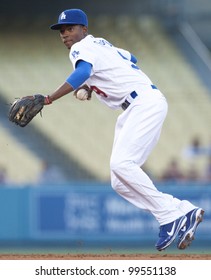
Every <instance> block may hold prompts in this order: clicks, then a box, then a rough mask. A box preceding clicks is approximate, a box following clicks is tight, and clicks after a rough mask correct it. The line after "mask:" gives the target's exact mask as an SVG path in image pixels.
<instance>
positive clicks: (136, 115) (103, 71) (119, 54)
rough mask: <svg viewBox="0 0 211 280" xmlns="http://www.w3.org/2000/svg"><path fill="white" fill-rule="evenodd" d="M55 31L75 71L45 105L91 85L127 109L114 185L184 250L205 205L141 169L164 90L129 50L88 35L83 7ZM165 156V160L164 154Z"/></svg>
mask: <svg viewBox="0 0 211 280" xmlns="http://www.w3.org/2000/svg"><path fill="white" fill-rule="evenodd" d="M51 29H52V30H58V31H59V33H60V37H61V40H62V42H63V43H64V45H65V46H66V47H67V48H68V49H69V58H70V60H71V62H72V64H73V69H74V71H73V72H72V73H71V75H70V76H69V77H68V78H67V79H66V81H65V82H64V83H63V84H62V85H61V86H60V87H59V88H58V89H56V90H55V91H54V92H53V93H51V94H49V95H47V96H46V97H45V101H44V102H45V103H44V104H45V105H48V104H51V103H52V102H54V101H56V100H57V99H59V98H61V97H63V96H64V95H66V94H68V93H70V92H75V93H76V97H77V90H78V89H80V88H81V87H82V88H83V85H86V87H87V86H88V87H89V88H90V89H91V90H92V92H94V93H95V94H96V97H97V98H98V99H99V100H100V101H101V102H103V103H105V104H106V105H107V106H109V107H110V108H111V109H121V110H122V113H121V114H120V115H119V117H118V119H117V122H116V127H115V135H114V142H113V148H112V154H111V160H110V170H111V184H112V188H113V189H114V190H115V191H116V192H117V193H118V194H119V195H120V196H122V197H123V198H124V199H126V200H127V201H129V202H130V203H132V204H133V205H135V206H136V207H138V208H140V209H143V210H147V211H149V212H150V213H151V214H152V215H153V216H154V217H155V219H156V220H157V221H158V223H159V225H160V232H159V238H158V241H157V242H156V244H155V247H156V248H157V250H159V251H161V250H164V249H165V248H167V247H168V246H170V245H171V244H172V242H173V241H174V240H175V239H176V238H177V237H178V243H177V247H178V249H185V248H187V247H188V246H189V245H190V244H191V242H192V240H193V239H194V234H195V231H196V229H197V226H198V224H199V223H200V222H201V221H202V219H203V214H204V210H203V209H202V208H200V207H197V206H195V205H193V204H192V203H191V202H189V201H187V200H179V199H177V198H175V197H173V196H172V195H170V194H166V193H162V192H160V191H159V190H157V188H156V187H155V186H154V184H153V182H152V181H151V180H150V178H149V177H148V175H147V174H146V173H145V172H144V171H143V170H142V169H141V168H140V167H141V166H142V165H143V164H144V163H145V161H146V160H147V158H148V156H149V154H150V153H151V151H152V149H153V148H154V147H155V145H156V143H157V142H158V139H159V136H160V133H161V128H162V125H163V122H164V119H165V117H166V114H167V107H168V105H167V102H166V99H165V97H164V96H163V94H162V93H161V91H160V90H159V89H158V88H157V87H156V86H155V85H154V84H153V83H152V81H151V80H150V79H149V78H148V77H147V75H146V74H145V73H143V72H142V70H141V69H140V68H139V67H138V66H137V65H136V62H137V59H136V58H135V56H134V55H132V54H131V53H130V52H128V51H127V50H123V49H120V48H117V47H115V46H113V45H112V44H111V43H110V42H108V41H107V40H105V39H104V38H95V37H94V36H92V35H89V34H88V19H87V16H86V14H85V13H84V12H83V11H82V10H80V9H69V10H65V11H63V12H62V13H61V14H60V15H59V18H58V22H57V23H56V24H53V25H51ZM158 160H159V159H158Z"/></svg>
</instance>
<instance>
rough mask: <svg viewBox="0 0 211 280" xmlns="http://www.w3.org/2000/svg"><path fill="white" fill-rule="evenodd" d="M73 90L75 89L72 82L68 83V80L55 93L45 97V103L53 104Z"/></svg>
mask: <svg viewBox="0 0 211 280" xmlns="http://www.w3.org/2000/svg"><path fill="white" fill-rule="evenodd" d="M73 90H74V89H73V87H72V86H71V85H70V84H68V83H67V82H65V83H63V84H62V85H61V86H60V87H58V88H57V89H56V90H55V91H54V92H53V93H51V94H49V95H48V96H47V98H45V105H48V104H51V103H52V102H53V101H55V100H57V99H59V98H61V97H63V96H64V95H66V94H68V93H70V92H71V91H73Z"/></svg>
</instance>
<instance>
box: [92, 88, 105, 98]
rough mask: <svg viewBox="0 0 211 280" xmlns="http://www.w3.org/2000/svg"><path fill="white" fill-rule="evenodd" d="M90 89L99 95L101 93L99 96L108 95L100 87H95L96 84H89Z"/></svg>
mask: <svg viewBox="0 0 211 280" xmlns="http://www.w3.org/2000/svg"><path fill="white" fill-rule="evenodd" d="M91 89H92V90H93V91H94V92H95V93H96V94H99V95H101V96H103V97H108V95H107V94H106V93H105V92H104V91H102V90H101V89H99V88H98V87H96V86H91Z"/></svg>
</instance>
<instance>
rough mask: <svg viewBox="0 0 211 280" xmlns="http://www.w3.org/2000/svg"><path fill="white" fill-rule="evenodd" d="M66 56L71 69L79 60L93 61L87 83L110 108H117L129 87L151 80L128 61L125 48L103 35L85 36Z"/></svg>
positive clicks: (138, 85) (137, 86)
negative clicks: (98, 36)
mask: <svg viewBox="0 0 211 280" xmlns="http://www.w3.org/2000/svg"><path fill="white" fill-rule="evenodd" d="M69 57H70V60H71V62H72V64H73V67H74V69H75V65H76V62H77V61H79V60H84V61H86V62H88V63H90V64H92V66H93V67H92V72H91V77H90V78H89V79H88V80H87V81H86V84H88V85H89V86H91V87H92V88H93V89H94V91H95V93H96V96H97V97H98V99H99V100H100V101H102V102H104V103H106V104H107V105H108V106H109V107H111V108H113V109H116V108H119V107H120V106H121V104H122V103H123V102H124V100H125V98H126V96H128V95H129V94H130V93H131V92H132V91H134V90H136V89H140V88H141V86H143V85H151V84H152V82H151V81H150V79H149V78H148V77H147V76H146V75H145V74H144V73H143V72H142V71H141V70H140V69H139V68H138V67H137V66H136V65H135V64H133V63H132V62H131V61H130V58H131V54H130V53H129V52H128V51H126V50H123V49H119V48H116V47H114V46H113V45H112V44H110V43H109V42H108V41H106V40H105V39H103V38H95V37H93V36H92V35H88V36H86V37H85V38H84V39H82V40H81V41H80V42H78V43H75V44H74V45H73V46H72V48H71V50H70V55H69Z"/></svg>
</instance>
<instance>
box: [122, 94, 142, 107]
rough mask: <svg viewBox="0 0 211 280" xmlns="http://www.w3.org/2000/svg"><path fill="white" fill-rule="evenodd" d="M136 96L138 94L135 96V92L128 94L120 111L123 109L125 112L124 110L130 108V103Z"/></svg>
mask: <svg viewBox="0 0 211 280" xmlns="http://www.w3.org/2000/svg"><path fill="white" fill-rule="evenodd" d="M137 96H138V94H137V93H136V92H135V91H132V92H131V93H130V94H129V96H128V97H127V98H126V99H125V101H124V102H123V103H122V105H121V107H122V109H123V110H126V109H127V108H128V107H129V106H130V104H131V102H132V101H133V100H134V99H135V98H136V97H137ZM128 99H129V100H130V101H128Z"/></svg>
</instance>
